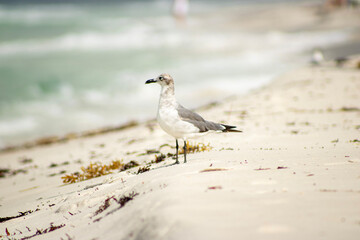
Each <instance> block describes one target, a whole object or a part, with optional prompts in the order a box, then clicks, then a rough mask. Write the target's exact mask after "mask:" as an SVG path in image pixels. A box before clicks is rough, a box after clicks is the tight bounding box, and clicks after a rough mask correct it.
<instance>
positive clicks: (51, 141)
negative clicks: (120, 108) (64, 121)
mask: <svg viewBox="0 0 360 240" xmlns="http://www.w3.org/2000/svg"><path fill="white" fill-rule="evenodd" d="M138 125H139V123H138V122H137V121H129V122H127V123H125V124H122V125H119V126H114V127H104V128H99V129H95V130H91V131H85V132H81V133H69V134H66V135H65V136H63V137H58V136H49V137H43V138H39V139H37V140H35V141H32V142H26V143H24V144H21V145H12V146H7V147H5V148H0V152H8V151H14V150H18V149H25V148H33V147H36V146H42V145H50V144H54V143H60V142H67V141H69V140H72V139H77V138H86V137H92V136H95V135H100V134H105V133H110V132H116V131H121V130H124V129H128V128H132V127H135V126H138Z"/></svg>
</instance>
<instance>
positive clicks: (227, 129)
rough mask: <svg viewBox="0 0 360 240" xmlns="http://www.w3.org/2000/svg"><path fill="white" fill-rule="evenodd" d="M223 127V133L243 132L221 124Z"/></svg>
mask: <svg viewBox="0 0 360 240" xmlns="http://www.w3.org/2000/svg"><path fill="white" fill-rule="evenodd" d="M221 126H223V127H225V129H223V130H222V131H223V132H242V131H241V130H236V129H233V128H236V126H230V125H225V124H221Z"/></svg>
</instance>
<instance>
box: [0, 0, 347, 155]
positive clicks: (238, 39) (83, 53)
mask: <svg viewBox="0 0 360 240" xmlns="http://www.w3.org/2000/svg"><path fill="white" fill-rule="evenodd" d="M190 4H191V5H190V9H191V14H190V18H189V19H188V20H187V23H186V25H185V24H179V23H177V22H176V21H175V20H174V18H173V17H172V15H171V12H170V9H171V1H166V0H162V1H114V2H108V3H106V4H101V5H100V4H95V3H94V4H85V3H84V1H82V2H81V1H80V2H77V3H69V2H66V3H61V2H57V3H56V4H55V3H53V4H44V3H41V4H40V3H32V4H16V5H14V4H13V5H9V4H0V148H1V147H4V146H6V145H10V144H20V143H22V142H25V141H29V140H33V139H36V138H38V137H43V136H50V135H64V134H66V133H69V132H80V131H84V130H88V129H93V128H98V127H104V126H114V125H119V124H122V123H125V122H126V121H129V120H145V119H149V118H153V117H155V115H156V108H157V102H158V96H159V86H157V85H145V84H144V83H145V81H146V80H147V79H149V78H153V77H155V76H157V75H158V74H160V73H163V72H167V73H170V74H171V75H172V76H173V77H174V78H175V82H176V93H177V98H178V100H179V101H180V102H181V103H182V104H183V105H185V106H186V107H189V108H195V107H198V106H201V105H203V104H206V103H208V102H211V101H217V100H221V99H223V98H225V97H228V96H230V95H238V94H244V93H246V92H248V91H249V90H250V89H253V88H256V87H259V86H261V85H263V84H265V83H267V82H269V81H270V80H271V79H272V78H274V77H275V76H277V75H279V74H281V73H282V72H284V71H288V70H289V69H291V68H294V67H297V66H301V65H303V64H305V63H306V62H307V61H308V59H309V52H310V51H311V50H312V49H313V48H315V47H318V46H322V47H324V46H331V45H333V44H339V43H342V42H344V41H346V40H347V38H348V33H347V32H346V31H311V32H307V31H300V32H291V33H288V32H287V33H286V32H274V31H271V30H269V31H254V32H251V31H242V30H241V29H239V28H236V27H224V29H221V28H217V29H216V30H214V29H213V28H211V27H206V22H204V21H205V20H204V19H206V17H207V16H211V14H212V13H213V12H215V11H219V9H220V10H221V9H225V10H224V13H226V8H229V7H231V6H233V5H239V4H248V5H249V4H250V5H251V4H259V1H258V2H256V3H252V1H205V0H204V1H199V0H198V1H191V2H190ZM222 17H223V18H227V17H229V16H228V15H227V14H224V15H223V16H222Z"/></svg>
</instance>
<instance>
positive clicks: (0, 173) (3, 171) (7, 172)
mask: <svg viewBox="0 0 360 240" xmlns="http://www.w3.org/2000/svg"><path fill="white" fill-rule="evenodd" d="M27 172H28V170H27V169H24V168H20V169H15V170H11V169H9V168H0V178H5V177H7V176H15V175H17V174H18V173H24V174H25V173H27Z"/></svg>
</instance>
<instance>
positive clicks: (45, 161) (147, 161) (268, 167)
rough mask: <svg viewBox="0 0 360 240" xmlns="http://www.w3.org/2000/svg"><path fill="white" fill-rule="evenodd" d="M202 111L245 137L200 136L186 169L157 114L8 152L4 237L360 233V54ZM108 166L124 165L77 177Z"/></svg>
mask: <svg viewBox="0 0 360 240" xmlns="http://www.w3.org/2000/svg"><path fill="white" fill-rule="evenodd" d="M273 14H275V15H277V14H278V13H277V12H275V13H273ZM309 14H310V13H309ZM343 14H344V15H345V16H348V17H349V15H348V14H347V13H343ZM310 15H311V14H310ZM265 16H266V17H269V13H267V14H265ZM336 19H338V17H337V18H336ZM355 19H356V18H355ZM279 21H281V20H279ZM308 21H310V20H308ZM250 22H253V24H254V25H256V26H258V25H257V22H255V20H254V21H250ZM330 23H331V24H330V26H333V25H336V26H341V24H340V23H339V22H337V21H336V22H334V21H330ZM288 24H290V23H288ZM297 24H303V23H302V22H298V23H297ZM306 24H308V23H307V22H306ZM338 24H339V25H338ZM297 26H299V25H296V27H297ZM330 26H329V25H327V27H330ZM145 80H146V79H145ZM145 80H144V81H145ZM156 97H158V96H156ZM197 112H198V113H199V114H201V115H202V116H203V117H204V118H205V119H209V120H213V121H217V122H222V123H227V124H233V125H237V126H238V128H239V129H241V130H242V131H243V133H227V134H209V135H206V136H204V137H202V138H199V139H196V140H194V141H190V143H191V144H192V145H195V146H196V145H198V146H199V151H196V150H194V153H191V154H189V155H188V163H186V164H183V163H182V160H183V155H180V162H181V164H178V165H172V163H173V162H174V159H173V158H172V154H174V153H175V148H174V142H175V141H174V139H173V138H172V137H171V136H169V135H167V134H166V133H165V132H163V131H162V130H161V129H160V127H159V126H158V124H157V123H156V122H155V121H147V122H144V123H139V124H137V125H134V126H129V127H127V128H124V129H121V130H117V131H111V132H108V133H103V134H94V136H87V137H74V139H70V140H66V141H61V142H56V143H53V144H42V145H39V146H35V147H30V148H20V149H14V150H9V151H3V152H0V169H1V172H0V174H1V178H0V189H1V191H0V219H1V223H0V236H1V237H0V238H2V239H29V238H34V239H241V238H244V239H358V238H359V236H360V201H359V200H360V171H359V169H360V135H359V133H360V57H359V56H350V57H349V60H348V61H347V62H346V63H345V64H344V65H343V66H342V67H338V66H336V64H335V63H334V62H333V61H327V62H325V63H323V64H321V65H319V66H304V67H300V68H298V69H296V70H291V71H288V72H286V73H284V74H283V75H282V76H279V77H278V78H276V79H274V80H273V81H272V82H271V83H270V84H268V85H267V86H264V87H262V88H260V89H256V90H254V91H252V92H251V93H249V94H246V95H243V96H233V97H229V98H228V99H226V100H224V101H222V102H217V103H214V104H209V105H207V106H206V107H203V108H201V109H198V110H197ZM154 116H155V113H154ZM88 135H91V134H88ZM69 138H70V137H69ZM161 154H163V156H162V155H161ZM132 161H133V162H132ZM97 162H99V164H100V163H101V164H102V166H104V165H107V166H109V165H110V164H111V163H112V162H113V163H114V164H113V169H112V170H111V169H110V170H109V171H108V172H107V170H104V169H105V168H104V169H102V170H99V169H98V170H96V171H95V172H103V173H107V174H106V175H103V176H100V177H95V178H91V179H88V180H84V181H77V180H79V179H80V177H79V176H80V175H81V173H82V172H84V171H85V168H87V167H89V166H91V163H93V164H95V163H97ZM131 162H132V164H128V165H126V167H125V165H124V164H127V163H131ZM135 162H136V163H137V164H138V166H136V165H137V164H135ZM115 163H119V164H120V165H121V164H123V165H121V166H122V167H120V170H122V171H120V170H119V168H116V167H115V165H116V164H115ZM82 167H83V169H84V170H82V169H81V168H82ZM95 167H96V166H95ZM95 167H94V165H93V169H94V168H95ZM76 172H78V174H77V175H76V174H74V173H76ZM110 172H111V173H110ZM89 175H91V174H89ZM66 176H68V177H66ZM71 177H72V179H73V180H74V181H75V183H64V182H63V180H69V181H70V180H71Z"/></svg>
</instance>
